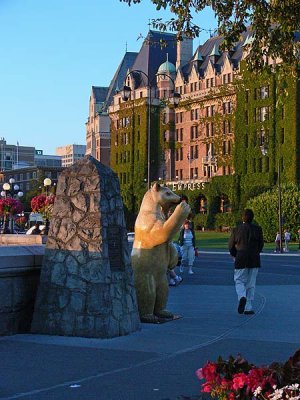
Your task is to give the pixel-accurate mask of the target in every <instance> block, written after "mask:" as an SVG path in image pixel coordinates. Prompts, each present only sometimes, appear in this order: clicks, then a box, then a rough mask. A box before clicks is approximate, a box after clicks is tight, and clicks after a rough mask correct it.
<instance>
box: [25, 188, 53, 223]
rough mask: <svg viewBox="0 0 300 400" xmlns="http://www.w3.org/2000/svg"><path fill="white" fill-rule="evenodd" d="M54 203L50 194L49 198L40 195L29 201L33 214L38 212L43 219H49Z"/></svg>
mask: <svg viewBox="0 0 300 400" xmlns="http://www.w3.org/2000/svg"><path fill="white" fill-rule="evenodd" d="M54 201H55V195H54V194H50V195H49V196H46V195H45V194H40V195H38V196H35V197H33V198H32V199H31V203H30V205H31V209H32V211H33V212H38V213H40V214H42V216H43V217H44V218H46V219H49V218H50V217H51V214H52V210H53V204H54Z"/></svg>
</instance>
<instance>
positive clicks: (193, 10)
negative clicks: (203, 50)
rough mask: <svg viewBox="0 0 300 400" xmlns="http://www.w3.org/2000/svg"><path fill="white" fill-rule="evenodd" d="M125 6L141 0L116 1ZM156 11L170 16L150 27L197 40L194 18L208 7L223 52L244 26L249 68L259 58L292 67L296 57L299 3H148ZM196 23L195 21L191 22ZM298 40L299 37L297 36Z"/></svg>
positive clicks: (254, 0) (268, 0)
mask: <svg viewBox="0 0 300 400" xmlns="http://www.w3.org/2000/svg"><path fill="white" fill-rule="evenodd" d="M120 1H121V2H125V3H127V4H128V5H129V6H130V5H131V4H134V3H140V2H141V1H142V0H120ZM151 1H152V3H153V4H154V5H155V6H156V9H157V10H160V9H167V8H169V9H170V11H171V12H172V13H173V15H174V17H173V18H171V19H170V20H169V21H162V19H155V20H153V21H152V24H153V26H154V28H157V29H160V30H171V31H175V32H177V38H178V39H182V37H183V36H184V35H186V36H188V37H197V36H198V35H199V33H200V32H201V30H202V27H201V26H200V25H199V22H198V20H197V19H199V17H198V14H199V13H201V11H203V9H204V8H205V7H211V8H212V10H213V11H214V13H215V16H216V19H217V22H218V34H220V35H223V36H224V41H223V45H222V46H223V49H229V50H230V49H231V48H232V47H233V45H234V43H235V42H237V41H238V40H239V38H240V35H241V33H242V32H244V31H245V30H246V26H247V25H251V27H252V30H253V32H255V35H254V36H253V39H254V40H253V42H252V44H251V50H250V54H249V57H248V62H249V66H250V67H252V68H253V69H259V68H261V67H262V65H263V55H266V56H270V57H273V58H276V57H279V58H281V59H282V60H283V61H284V62H285V63H287V64H294V63H295V62H296V61H297V57H298V55H299V53H298V51H299V41H298V42H296V41H295V37H296V35H297V34H296V32H297V31H299V28H300V19H299V15H300V0H151ZM195 21H196V22H195ZM298 39H299V34H298Z"/></svg>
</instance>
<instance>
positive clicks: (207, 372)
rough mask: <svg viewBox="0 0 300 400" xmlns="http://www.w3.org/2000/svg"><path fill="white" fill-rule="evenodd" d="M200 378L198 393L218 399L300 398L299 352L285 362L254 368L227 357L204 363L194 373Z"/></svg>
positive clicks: (266, 399)
mask: <svg viewBox="0 0 300 400" xmlns="http://www.w3.org/2000/svg"><path fill="white" fill-rule="evenodd" d="M196 375H197V377H198V378H199V379H201V380H202V379H204V383H203V384H202V387H201V391H202V392H204V393H209V394H210V396H211V397H216V398H218V399H219V400H234V399H243V400H253V399H261V400H279V399H300V388H299V382H300V350H298V351H297V352H296V353H295V354H294V355H293V356H292V357H291V358H290V359H289V360H288V361H287V362H286V363H284V364H281V363H273V364H271V365H269V366H266V367H264V366H263V367H256V366H255V365H253V364H250V363H249V362H248V361H246V360H245V359H243V358H242V357H241V356H240V355H239V356H237V357H236V358H234V357H232V356H230V357H229V359H228V360H223V359H222V357H219V358H218V360H217V361H216V362H212V361H208V362H207V363H206V364H205V365H204V367H203V368H200V369H198V370H197V371H196Z"/></svg>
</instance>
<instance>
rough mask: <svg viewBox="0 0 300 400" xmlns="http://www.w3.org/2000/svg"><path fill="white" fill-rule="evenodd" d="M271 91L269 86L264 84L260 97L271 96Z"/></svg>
mask: <svg viewBox="0 0 300 400" xmlns="http://www.w3.org/2000/svg"><path fill="white" fill-rule="evenodd" d="M269 92H270V89H269V86H262V87H261V88H260V98H261V99H267V98H268V97H269Z"/></svg>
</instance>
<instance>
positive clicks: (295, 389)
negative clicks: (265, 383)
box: [269, 383, 300, 400]
mask: <svg viewBox="0 0 300 400" xmlns="http://www.w3.org/2000/svg"><path fill="white" fill-rule="evenodd" d="M269 399H270V400H284V399H286V400H300V385H299V383H294V384H293V385H288V386H284V387H282V388H280V389H275V391H274V393H272V394H270V395H269Z"/></svg>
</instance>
